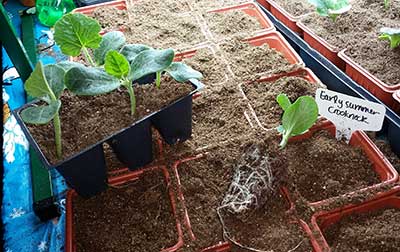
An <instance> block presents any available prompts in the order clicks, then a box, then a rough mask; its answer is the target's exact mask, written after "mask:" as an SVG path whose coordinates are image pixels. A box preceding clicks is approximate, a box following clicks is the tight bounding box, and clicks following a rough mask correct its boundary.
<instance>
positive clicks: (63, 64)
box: [57, 61, 83, 72]
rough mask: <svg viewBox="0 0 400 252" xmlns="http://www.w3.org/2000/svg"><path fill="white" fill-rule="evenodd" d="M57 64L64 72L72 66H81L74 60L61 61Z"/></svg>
mask: <svg viewBox="0 0 400 252" xmlns="http://www.w3.org/2000/svg"><path fill="white" fill-rule="evenodd" d="M57 66H59V67H61V68H62V69H64V71H65V72H67V71H68V70H69V69H71V68H73V67H82V66H83V65H82V64H81V63H78V62H74V61H61V62H59V63H57Z"/></svg>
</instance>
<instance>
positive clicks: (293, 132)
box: [276, 94, 318, 149]
mask: <svg viewBox="0 0 400 252" xmlns="http://www.w3.org/2000/svg"><path fill="white" fill-rule="evenodd" d="M276 100H277V102H278V104H279V106H281V108H282V109H283V111H284V113H283V116H282V124H281V125H280V126H279V127H278V131H279V132H280V133H282V141H281V143H280V147H281V148H282V149H283V148H285V146H286V145H287V143H288V140H289V138H290V137H292V136H297V135H301V134H303V133H304V132H306V131H307V130H308V129H309V128H310V127H311V126H312V125H313V124H314V123H315V122H316V121H317V119H318V105H317V103H316V102H315V100H314V98H312V97H311V96H300V97H299V98H297V100H296V101H295V102H294V103H291V102H290V100H289V98H288V97H287V96H286V94H279V95H278V96H277V98H276Z"/></svg>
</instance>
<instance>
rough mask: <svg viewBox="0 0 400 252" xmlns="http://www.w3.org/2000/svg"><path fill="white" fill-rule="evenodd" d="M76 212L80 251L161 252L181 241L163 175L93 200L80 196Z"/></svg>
mask: <svg viewBox="0 0 400 252" xmlns="http://www.w3.org/2000/svg"><path fill="white" fill-rule="evenodd" d="M73 212H74V231H75V241H76V246H77V251H85V252H90V251H93V252H99V251H107V252H112V251H115V252H120V251H127V252H139V251H143V252H144V251H160V250H162V249H164V248H167V247H171V246H173V245H174V244H176V242H177V240H178V236H177V232H176V228H175V217H174V215H173V213H172V209H171V204H170V200H169V194H168V190H167V188H166V185H165V181H164V177H163V176H162V174H161V172H160V171H154V172H148V173H145V175H144V176H142V177H141V179H140V180H138V181H135V182H131V184H128V185H125V186H122V187H121V188H109V189H108V190H107V191H106V192H103V193H102V194H100V195H97V196H95V197H93V198H91V199H82V198H80V197H79V196H77V197H76V198H74V199H73ZM99 238H100V239H99Z"/></svg>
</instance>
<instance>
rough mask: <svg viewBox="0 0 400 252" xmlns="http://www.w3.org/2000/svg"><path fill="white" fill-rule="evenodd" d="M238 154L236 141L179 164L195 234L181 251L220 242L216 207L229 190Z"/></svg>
mask: <svg viewBox="0 0 400 252" xmlns="http://www.w3.org/2000/svg"><path fill="white" fill-rule="evenodd" d="M239 155H240V151H239V145H238V144H237V143H236V144H231V145H229V146H226V147H222V148H218V149H217V150H215V151H213V152H212V153H210V154H209V155H207V156H206V157H204V158H202V159H199V160H195V161H190V162H187V163H183V164H181V165H180V166H179V167H178V172H179V176H180V181H181V184H182V190H183V195H184V197H185V205H186V208H187V211H188V214H189V218H190V223H191V227H192V231H193V233H194V235H195V236H196V240H195V241H192V242H190V243H188V244H186V246H185V249H184V250H182V251H185V252H187V251H199V250H200V249H201V248H205V247H209V246H212V245H215V244H217V243H218V242H219V241H223V237H222V227H221V224H220V222H219V220H218V216H217V212H216V208H217V207H218V206H219V204H220V203H221V200H222V198H223V197H224V193H225V191H226V190H227V189H228V186H229V183H230V180H231V178H232V170H233V165H234V163H235V158H236V157H237V156H239ZM205 178H207V179H206V180H205Z"/></svg>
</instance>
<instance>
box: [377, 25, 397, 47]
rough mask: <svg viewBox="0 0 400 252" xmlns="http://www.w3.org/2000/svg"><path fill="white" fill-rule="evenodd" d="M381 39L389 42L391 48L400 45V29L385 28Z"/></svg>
mask: <svg viewBox="0 0 400 252" xmlns="http://www.w3.org/2000/svg"><path fill="white" fill-rule="evenodd" d="M380 33H381V34H380V35H379V39H382V40H388V41H389V42H390V47H391V48H396V47H398V46H399V45H400V29H396V28H389V27H384V28H381V30H380Z"/></svg>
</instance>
